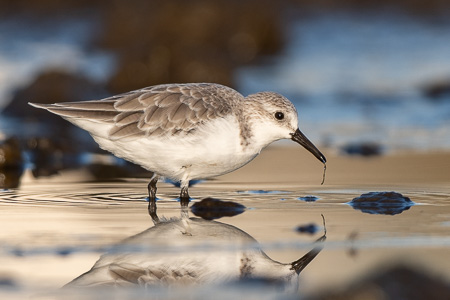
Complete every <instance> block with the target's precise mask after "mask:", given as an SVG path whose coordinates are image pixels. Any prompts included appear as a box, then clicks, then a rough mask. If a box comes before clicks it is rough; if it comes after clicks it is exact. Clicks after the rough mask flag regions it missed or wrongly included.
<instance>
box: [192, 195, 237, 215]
mask: <svg viewBox="0 0 450 300" xmlns="http://www.w3.org/2000/svg"><path fill="white" fill-rule="evenodd" d="M191 211H192V212H193V213H194V215H196V216H198V217H201V218H203V219H205V220H214V219H219V218H222V217H233V216H236V215H239V214H241V213H243V212H244V211H245V206H244V205H242V204H239V203H236V202H232V201H222V200H219V199H214V198H205V199H203V200H201V201H200V202H196V203H194V204H193V205H192V206H191Z"/></svg>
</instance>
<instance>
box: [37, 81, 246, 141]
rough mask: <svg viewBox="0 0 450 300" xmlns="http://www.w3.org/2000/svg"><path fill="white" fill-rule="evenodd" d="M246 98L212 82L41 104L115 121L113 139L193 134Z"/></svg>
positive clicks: (71, 113)
mask: <svg viewBox="0 0 450 300" xmlns="http://www.w3.org/2000/svg"><path fill="white" fill-rule="evenodd" d="M242 99H243V96H242V95H241V94H239V93H238V92H236V91H235V90H233V89H231V88H229V87H226V86H222V85H218V84H212V83H191V84H166V85H157V86H152V87H148V88H144V89H141V90H136V91H132V92H129V93H125V94H121V95H117V96H113V97H110V98H106V99H103V100H94V101H84V102H71V103H59V104H52V105H38V104H32V105H34V106H37V107H41V108H45V109H47V110H49V111H51V112H53V113H56V114H59V115H61V116H63V117H67V118H84V119H90V120H96V121H99V122H108V123H111V124H113V127H112V128H111V129H110V131H109V137H110V138H111V139H112V140H118V139H121V138H125V137H136V136H170V135H176V134H189V133H191V132H193V131H195V130H196V128H198V127H199V126H201V125H202V124H205V123H207V122H208V121H211V120H213V119H215V118H220V117H224V116H226V115H228V114H230V113H231V112H232V107H233V106H234V105H235V104H236V103H237V102H239V101H241V100H242Z"/></svg>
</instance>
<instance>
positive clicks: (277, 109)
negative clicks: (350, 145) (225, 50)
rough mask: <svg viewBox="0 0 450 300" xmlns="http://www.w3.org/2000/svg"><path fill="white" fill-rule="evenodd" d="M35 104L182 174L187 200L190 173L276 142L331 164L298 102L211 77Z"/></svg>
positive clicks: (164, 170)
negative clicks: (306, 128)
mask: <svg viewBox="0 0 450 300" xmlns="http://www.w3.org/2000/svg"><path fill="white" fill-rule="evenodd" d="M30 104H31V105H33V106H35V107H38V108H43V109H47V110H48V111H50V112H52V113H55V114H57V115H60V116H61V117H63V118H65V119H66V120H68V121H69V122H71V123H73V124H75V125H76V126H79V127H81V128H82V129H84V130H87V131H88V132H89V133H90V134H91V135H92V137H93V138H94V140H95V141H96V142H97V143H98V144H99V145H100V147H101V148H102V149H105V150H107V151H109V152H112V153H113V154H114V155H116V156H118V157H121V158H123V159H125V160H128V161H131V162H133V163H135V164H138V165H140V166H142V167H144V168H145V169H147V170H150V171H152V172H153V173H154V176H153V177H152V178H151V180H150V183H149V184H148V193H149V199H150V202H152V201H155V199H156V183H157V182H158V179H159V177H160V176H163V177H166V178H170V179H173V180H176V181H179V182H180V186H181V193H180V199H181V200H184V201H185V202H186V201H189V194H188V185H189V181H190V180H195V179H203V178H208V177H213V176H218V175H222V174H225V173H228V172H231V171H234V170H236V169H238V168H240V167H242V166H244V165H245V164H247V163H248V162H250V161H251V160H252V159H254V158H255V157H256V156H257V155H258V154H259V153H260V152H261V150H262V149H263V148H264V147H266V146H267V145H269V144H270V143H272V142H274V141H277V140H280V139H292V140H294V141H295V142H297V143H299V144H300V145H302V146H303V147H305V148H306V149H307V150H309V151H310V152H311V153H312V154H313V155H314V156H315V157H316V158H318V159H319V160H320V161H321V162H322V163H323V164H324V166H325V163H326V159H325V156H324V155H323V154H322V153H321V152H320V151H319V150H318V149H317V148H316V147H315V146H314V145H313V143H312V142H311V141H309V140H308V138H307V137H306V136H305V135H304V134H303V133H302V132H301V131H300V130H299V129H298V117H297V110H296V109H295V107H294V105H293V104H292V103H291V102H290V101H289V100H288V99H286V98H285V97H283V96H282V95H280V94H277V93H274V92H260V93H256V94H251V95H249V96H247V97H244V96H242V95H241V94H240V93H238V92H237V91H235V90H233V89H231V88H229V87H226V86H222V85H219V84H213V83H188V84H164V85H156V86H151V87H147V88H143V89H140V90H135V91H131V92H128V93H124V94H120V95H117V96H113V97H109V98H105V99H102V100H91V101H82V102H67V103H56V104H37V103H30Z"/></svg>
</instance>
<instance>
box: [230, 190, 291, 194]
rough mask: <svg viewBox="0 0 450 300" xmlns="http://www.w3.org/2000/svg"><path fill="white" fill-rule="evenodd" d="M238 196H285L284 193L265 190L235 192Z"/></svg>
mask: <svg viewBox="0 0 450 300" xmlns="http://www.w3.org/2000/svg"><path fill="white" fill-rule="evenodd" d="M237 193H238V194H286V193H287V192H285V191H267V190H248V191H237Z"/></svg>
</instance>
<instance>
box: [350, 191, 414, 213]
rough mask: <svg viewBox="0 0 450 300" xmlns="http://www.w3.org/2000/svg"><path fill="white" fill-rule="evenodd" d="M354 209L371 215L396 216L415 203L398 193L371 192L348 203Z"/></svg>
mask: <svg viewBox="0 0 450 300" xmlns="http://www.w3.org/2000/svg"><path fill="white" fill-rule="evenodd" d="M348 204H349V205H351V206H352V207H353V208H354V209H356V210H360V211H362V212H364V213H369V214H382V215H396V214H400V213H402V212H403V211H405V210H408V209H409V208H410V207H411V206H413V205H414V204H415V203H414V202H413V201H411V199H409V198H408V197H404V196H403V195H402V194H400V193H396V192H370V193H366V194H362V195H361V196H359V197H356V198H354V199H353V200H352V201H350V202H348Z"/></svg>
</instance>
